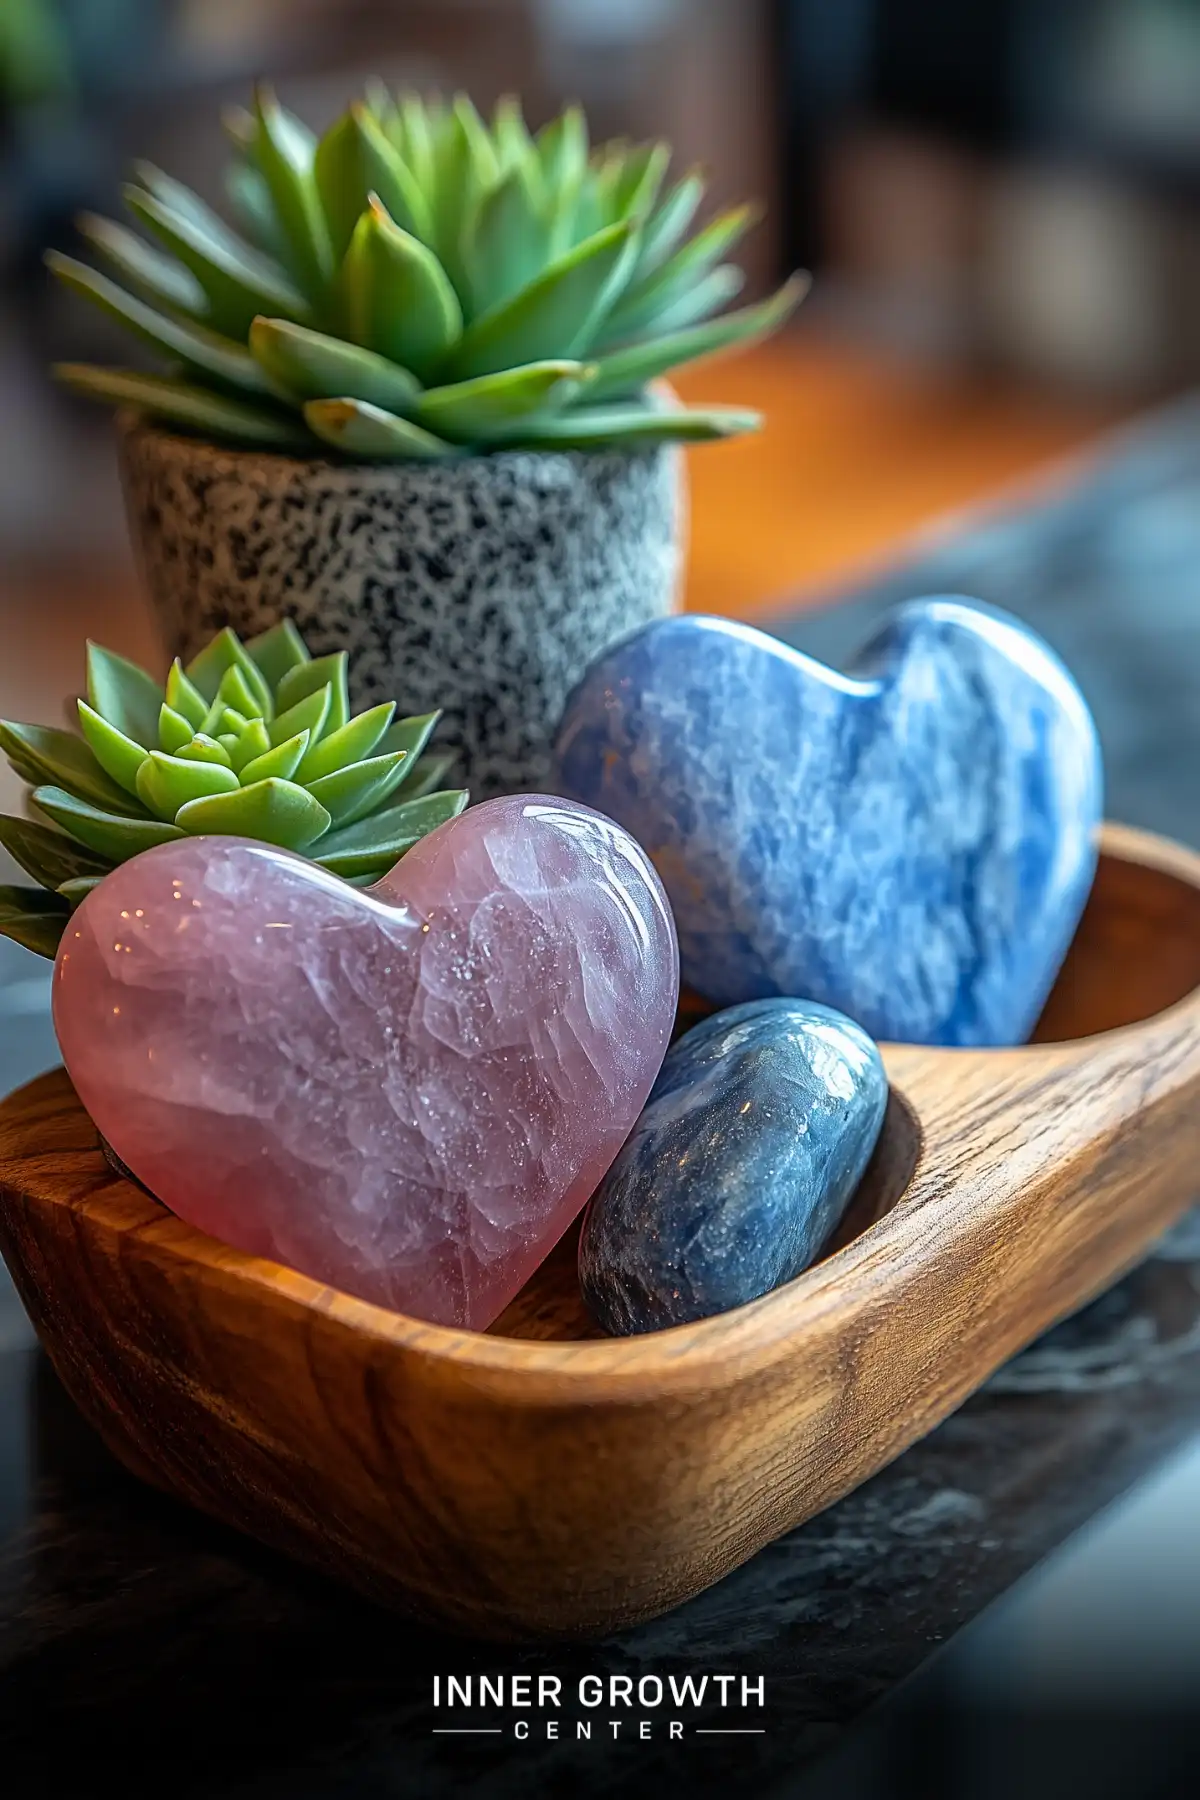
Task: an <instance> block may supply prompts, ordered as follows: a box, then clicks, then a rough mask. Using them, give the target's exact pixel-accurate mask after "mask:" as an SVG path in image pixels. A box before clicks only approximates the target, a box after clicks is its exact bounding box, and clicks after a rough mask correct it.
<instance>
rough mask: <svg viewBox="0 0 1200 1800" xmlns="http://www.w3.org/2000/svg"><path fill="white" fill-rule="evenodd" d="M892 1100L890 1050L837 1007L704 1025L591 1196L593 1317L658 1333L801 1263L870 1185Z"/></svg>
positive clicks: (752, 1292) (610, 1326)
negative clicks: (883, 1053)
mask: <svg viewBox="0 0 1200 1800" xmlns="http://www.w3.org/2000/svg"><path fill="white" fill-rule="evenodd" d="M887 1097H888V1084H887V1076H886V1075H885V1074H884V1069H883V1059H882V1058H881V1057H880V1054H879V1051H878V1050H877V1049H876V1047H875V1045H874V1044H873V1043H872V1042H871V1040H870V1038H869V1037H868V1036H867V1034H866V1032H865V1031H862V1030H861V1029H860V1028H859V1027H858V1026H857V1025H855V1024H854V1023H853V1021H852V1020H850V1019H847V1018H844V1017H843V1015H842V1014H841V1013H837V1012H834V1011H833V1010H832V1009H831V1008H830V1007H827V1006H816V1005H813V1004H812V1003H811V1002H807V1001H801V1000H754V1001H751V1002H750V1003H749V1005H746V1006H734V1007H730V1008H729V1009H728V1010H727V1011H725V1012H719V1013H715V1014H714V1015H713V1017H712V1018H710V1019H705V1020H704V1021H703V1023H702V1024H700V1025H696V1026H694V1027H693V1029H692V1030H691V1031H689V1032H688V1033H687V1034H686V1035H685V1036H684V1037H682V1038H680V1040H679V1042H678V1043H677V1044H675V1045H673V1047H672V1048H671V1049H670V1050H669V1051H668V1052H667V1058H666V1061H665V1062H664V1063H663V1066H662V1070H661V1073H660V1074H659V1077H658V1080H657V1081H656V1082H655V1084H654V1088H653V1091H652V1092H651V1095H650V1098H649V1100H648V1101H647V1102H646V1106H645V1109H644V1111H643V1113H642V1116H641V1118H640V1119H639V1120H638V1122H637V1124H636V1125H635V1126H634V1128H633V1131H632V1132H631V1133H630V1135H629V1137H628V1138H627V1140H626V1142H625V1145H624V1147H623V1149H622V1150H621V1153H620V1155H619V1156H618V1158H617V1160H616V1162H615V1163H614V1164H613V1166H612V1168H611V1169H610V1170H609V1172H608V1174H607V1175H606V1176H605V1178H604V1180H603V1182H602V1183H601V1185H600V1187H599V1189H598V1190H597V1192H596V1194H595V1195H594V1197H593V1199H592V1201H591V1204H590V1205H589V1207H588V1211H587V1215H586V1217H585V1219H584V1224H583V1231H582V1233H581V1235H580V1240H579V1280H580V1285H581V1287H582V1289H583V1295H584V1298H585V1299H586V1301H587V1303H588V1305H589V1307H590V1308H591V1310H592V1312H593V1313H594V1314H595V1316H596V1318H597V1319H598V1320H599V1321H600V1323H601V1324H602V1325H603V1326H604V1327H605V1329H606V1330H608V1331H611V1332H613V1333H615V1334H618V1335H624V1334H626V1333H630V1332H639V1331H657V1330H660V1329H661V1328H662V1327H663V1326H667V1325H681V1324H684V1323H686V1322H687V1321H688V1320H690V1319H704V1318H708V1317H709V1316H710V1315H711V1314H713V1313H719V1312H726V1311H727V1310H728V1309H729V1308H730V1307H731V1306H742V1305H744V1304H745V1303H746V1301H748V1300H756V1299H757V1298H758V1297H759V1295H760V1294H766V1293H769V1292H770V1291H771V1289H772V1288H776V1287H778V1286H779V1285H780V1283H781V1282H784V1281H790V1280H791V1279H792V1277H793V1276H795V1275H798V1274H799V1273H800V1271H801V1270H802V1269H806V1268H807V1267H808V1265H809V1263H811V1262H812V1261H813V1259H814V1257H815V1256H816V1255H817V1253H818V1252H819V1250H820V1249H821V1246H822V1245H823V1244H824V1243H825V1241H826V1239H827V1238H828V1237H829V1235H830V1233H831V1232H832V1231H833V1229H834V1227H835V1226H836V1225H837V1223H838V1221H839V1220H840V1219H841V1217H842V1214H843V1213H844V1212H845V1210H846V1207H847V1206H848V1205H849V1203H850V1200H851V1198H852V1197H853V1195H854V1191H855V1189H856V1188H857V1187H858V1184H859V1182H860V1181H861V1180H862V1176H863V1171H864V1170H865V1169H866V1166H867V1163H868V1162H869V1161H870V1158H871V1152H872V1151H873V1150H874V1148H875V1142H876V1139H877V1138H878V1136H879V1131H880V1127H881V1126H882V1124H883V1117H884V1113H885V1111H886V1109H887Z"/></svg>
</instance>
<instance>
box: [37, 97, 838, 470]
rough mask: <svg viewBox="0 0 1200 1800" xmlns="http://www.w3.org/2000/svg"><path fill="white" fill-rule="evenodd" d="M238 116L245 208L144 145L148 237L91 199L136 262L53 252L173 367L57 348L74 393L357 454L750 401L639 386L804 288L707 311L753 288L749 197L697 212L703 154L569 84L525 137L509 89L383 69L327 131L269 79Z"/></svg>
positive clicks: (309, 448)
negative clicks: (468, 89)
mask: <svg viewBox="0 0 1200 1800" xmlns="http://www.w3.org/2000/svg"><path fill="white" fill-rule="evenodd" d="M228 124H229V129H230V135H231V137H232V139H233V142H234V146H235V153H236V154H235V160H234V162H233V164H232V167H231V169H230V170H229V175H228V183H227V191H228V198H229V204H230V208H231V210H232V212H233V214H234V215H235V216H236V218H237V221H238V226H239V229H238V230H234V229H233V228H231V227H230V225H228V224H227V223H226V222H225V220H224V219H223V218H221V217H220V216H219V215H218V214H217V213H216V212H214V211H213V210H212V209H211V208H210V207H208V206H207V205H206V204H205V203H204V201H202V200H201V199H200V198H199V196H198V195H196V194H194V193H192V192H191V190H190V189H188V188H186V187H184V186H182V185H181V184H180V183H179V182H177V181H174V180H172V179H171V178H170V177H169V176H167V175H164V174H163V173H162V172H161V170H159V169H156V168H154V167H152V166H150V165H148V164H145V163H143V164H140V165H138V169H137V174H138V177H139V179H138V182H137V184H136V185H133V186H130V187H128V188H126V190H125V200H126V203H127V205H128V207H129V210H130V212H131V213H132V214H133V216H134V217H135V219H136V220H137V221H138V223H139V224H140V225H142V226H143V227H144V228H145V230H146V231H147V232H148V233H149V234H150V236H151V237H152V238H154V239H156V240H157V244H152V243H150V242H148V241H147V239H146V238H144V237H140V236H138V235H137V234H136V233H135V232H133V231H131V230H129V229H128V228H127V227H126V226H124V225H120V224H117V223H116V222H114V221H113V220H110V219H101V218H97V217H95V216H93V215H85V216H84V217H83V218H82V219H81V220H80V222H79V223H80V229H81V231H82V233H83V236H84V237H85V238H86V239H87V240H88V242H89V243H90V245H91V247H92V248H93V249H94V250H95V251H97V252H98V253H99V254H100V255H101V257H103V258H104V260H105V261H106V262H107V263H108V264H109V265H110V266H111V267H112V268H113V269H115V271H116V273H117V274H118V275H119V276H120V277H121V279H122V281H123V282H124V283H125V284H126V285H124V286H121V285H118V283H117V282H114V281H112V280H110V279H109V278H108V277H107V276H105V275H102V274H99V273H97V272H96V271H95V270H94V269H91V268H89V267H87V266H86V265H85V264H83V263H81V262H78V261H76V260H75V259H74V258H72V257H69V256H63V255H60V254H58V253H56V252H51V253H50V254H49V255H48V257H47V261H48V262H49V265H50V267H51V268H52V269H53V270H54V272H55V274H56V275H58V276H60V277H61V279H62V280H63V281H65V282H66V283H67V284H68V286H70V287H72V288H75V289H77V290H78V291H79V292H80V293H82V294H84V295H86V296H87V297H88V298H89V299H91V300H93V301H95V302H96V303H97V304H98V305H99V306H101V307H102V308H103V309H104V310H105V311H106V312H108V313H110V314H112V315H114V316H115V317H116V318H117V319H118V320H120V321H121V322H122V323H123V324H125V325H127V326H128V327H130V328H131V329H132V330H133V331H134V332H135V333H136V334H137V335H138V336H139V337H141V338H143V339H145V340H146V341H147V342H149V343H150V344H151V345H152V346H153V347H154V349H155V350H157V351H159V352H161V353H163V354H165V355H166V357H167V358H169V359H170V362H171V363H172V364H173V365H174V367H173V369H172V372H171V373H170V374H169V375H166V376H153V375H144V374H140V373H137V372H136V371H133V370H123V369H99V368H94V367H90V366H87V365H83V364H63V365H60V366H59V368H58V371H57V373H58V374H59V375H60V376H61V378H62V379H63V380H64V381H66V382H68V383H69V384H70V385H71V386H72V387H74V388H76V389H77V390H79V391H81V392H83V393H86V394H89V395H91V396H93V397H95V398H98V399H104V400H109V401H116V402H118V403H120V404H124V405H130V406H133V407H136V408H140V409H141V410H142V411H143V412H145V413H147V414H150V415H152V416H153V417H156V418H158V419H161V420H165V421H168V422H169V423H172V424H174V425H177V426H183V427H185V428H187V429H189V430H192V431H196V432H199V433H201V434H203V435H206V436H214V437H219V438H223V439H228V440H232V441H235V442H239V443H244V444H252V445H255V446H257V447H259V448H274V449H279V450H285V451H292V452H296V453H299V454H301V455H305V454H307V455H313V454H317V453H324V452H325V448H326V446H330V445H332V446H333V447H334V448H335V449H336V450H338V451H341V452H342V453H344V454H345V455H347V456H350V457H353V458H356V459H359V460H389V459H396V460H399V459H404V458H433V457H441V456H450V455H454V454H461V453H463V452H464V451H476V452H478V451H486V450H489V449H493V448H497V447H500V446H518V445H519V446H529V447H547V448H567V449H593V448H597V449H599V448H611V447H612V446H614V445H615V446H630V445H635V444H639V443H641V444H645V443H652V442H656V441H662V440H666V439H675V440H688V439H701V438H716V437H728V436H730V435H732V434H734V433H737V432H742V431H748V430H752V429H753V428H754V427H755V426H756V425H757V424H758V423H759V417H758V415H757V414H756V413H752V412H743V411H738V410H736V409H733V408H728V407H705V408H696V409H687V408H684V407H675V406H670V405H665V404H664V403H663V400H662V398H661V397H660V396H657V395H656V394H655V393H654V392H653V391H652V387H651V384H652V383H653V382H654V380H655V379H656V378H657V377H659V376H662V375H664V374H666V372H667V371H668V370H670V369H673V368H675V367H677V366H678V365H679V364H681V363H685V362H689V361H691V360H693V359H695V358H696V357H699V356H704V355H707V354H709V353H711V352H713V351H717V350H722V349H725V348H726V347H727V346H729V345H731V344H737V343H741V342H744V341H745V340H747V339H749V338H751V337H755V336H761V335H762V334H764V333H766V332H769V331H771V330H773V329H774V328H775V327H776V326H777V325H779V324H780V323H781V322H782V321H783V319H784V318H786V316H787V315H788V313H789V312H790V311H791V310H792V308H793V307H794V306H795V305H796V304H797V302H798V301H799V300H800V298H801V297H802V295H803V293H804V292H805V289H806V286H807V278H805V277H800V276H797V277H794V278H793V279H792V280H791V281H790V282H789V283H787V285H786V286H785V287H784V288H783V289H781V291H780V292H779V293H778V294H776V295H775V296H774V297H773V298H772V299H769V300H767V301H764V302H763V303H761V304H759V305H757V306H748V307H745V308H743V309H741V310H740V311H737V312H727V313H724V314H721V308H722V307H724V306H725V305H726V304H727V302H728V301H729V300H730V299H731V298H732V297H733V296H734V295H735V294H736V293H737V291H738V289H739V288H740V287H741V285H742V274H741V271H740V270H739V269H738V268H737V267H736V266H735V265H734V264H732V263H730V262H728V261H727V260H726V257H727V255H728V252H729V251H730V250H731V248H732V247H733V245H734V244H735V243H736V242H737V240H738V239H739V238H740V237H741V236H742V234H743V233H744V232H745V231H746V229H747V228H748V226H749V225H750V224H751V223H752V221H753V216H754V214H753V209H752V208H750V207H747V206H740V207H735V208H733V209H732V210H730V211H727V212H723V213H720V214H719V215H718V216H717V217H715V218H714V219H712V220H711V222H709V223H708V224H706V225H705V226H704V227H703V228H702V229H701V230H699V231H696V232H695V233H693V234H691V235H689V233H690V231H691V226H692V221H693V218H694V216H695V214H696V211H697V208H698V207H699V205H700V202H701V199H702V198H703V195H704V190H705V183H704V180H703V178H702V177H701V175H700V174H698V173H696V172H695V171H692V172H689V173H687V174H685V175H684V176H683V177H682V178H681V179H680V180H679V181H678V182H676V183H675V184H674V185H673V186H671V187H669V188H667V189H665V190H664V183H665V180H666V175H667V169H668V164H669V162H670V150H669V148H668V146H667V145H665V144H661V143H654V144H639V145H633V146H631V145H628V144H625V143H609V144H605V145H602V146H601V147H600V148H598V149H596V150H594V151H593V150H590V148H589V142H588V132H587V124H586V121H585V119H584V115H583V113H582V112H581V111H580V109H579V108H578V107H569V108H568V109H567V110H566V111H565V112H563V113H562V114H561V116H560V117H558V118H556V119H554V120H552V121H551V122H550V123H549V124H548V125H546V126H545V127H544V128H543V129H542V130H541V131H539V132H538V133H537V134H536V136H535V135H533V134H531V132H530V131H529V129H528V128H527V126H526V124H525V121H524V118H523V117H522V113H521V109H520V106H519V104H518V103H517V102H516V101H515V100H512V99H506V100H502V101H501V102H500V104H499V106H498V107H497V108H496V112H495V115H494V117H493V119H492V122H491V124H490V125H489V124H486V123H485V122H484V120H483V119H482V118H481V117H480V115H479V113H478V112H477V111H476V109H475V107H474V106H473V105H472V104H471V102H470V101H469V100H468V99H467V98H465V96H461V95H460V96H459V97H458V98H457V99H456V100H455V101H454V102H453V104H451V105H449V106H446V105H444V104H442V103H441V102H440V101H438V100H433V101H423V100H422V99H420V98H418V97H417V96H415V95H412V94H404V95H401V96H399V97H394V96H393V95H391V94H390V93H389V92H388V91H387V90H385V89H383V88H382V87H379V88H378V89H376V90H375V91H374V92H373V94H372V96H371V98H370V100H369V101H363V102H360V103H356V104H355V105H352V106H351V107H350V109H349V111H348V112H346V113H345V114H344V115H343V116H342V117H341V118H339V119H338V120H337V121H336V122H335V123H334V124H333V125H332V126H330V128H329V130H328V131H327V132H326V133H325V135H324V136H323V137H322V138H320V139H319V140H318V139H316V138H315V137H314V136H313V134H312V133H311V132H310V131H309V130H308V129H307V127H306V126H304V125H303V124H302V123H301V122H300V121H299V120H298V119H296V118H295V117H293V116H292V115H291V114H290V113H288V112H285V111H284V109H283V108H282V107H281V106H280V105H279V103H278V102H277V100H276V99H275V98H274V96H273V94H272V93H271V92H270V90H269V89H267V88H265V87H260V88H258V89H257V90H256V93H255V97H254V105H253V110H251V111H246V110H239V111H237V112H235V113H234V114H233V115H231V117H230V118H229V120H228ZM159 246H161V248H160V247H159ZM130 290H133V291H130ZM717 314H721V316H719V317H718V316H714V315H717Z"/></svg>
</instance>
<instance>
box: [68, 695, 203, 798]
mask: <svg viewBox="0 0 1200 1800" xmlns="http://www.w3.org/2000/svg"><path fill="white" fill-rule="evenodd" d="M76 704H77V708H78V712H79V727H80V730H81V731H82V732H83V735H84V738H85V739H86V741H87V745H88V748H89V749H90V750H91V752H92V755H93V756H94V757H95V758H96V761H97V762H98V763H99V764H100V767H101V768H102V769H103V770H104V773H105V774H106V775H111V776H112V779H113V780H114V781H115V782H116V783H117V785H118V786H119V787H121V788H123V789H124V790H125V793H126V794H127V795H128V794H133V795H134V796H136V795H137V791H138V776H139V774H140V773H141V768H142V764H143V763H144V762H145V760H146V746H145V744H139V743H136V742H135V741H134V739H133V738H131V737H126V735H125V733H124V732H123V731H118V729H117V727H116V726H115V725H110V724H109V722H108V720H107V719H105V718H102V717H101V715H100V714H99V713H98V712H95V711H94V710H93V709H92V707H90V706H89V705H88V704H87V702H86V700H80V701H78V702H77V703H76ZM159 711H160V713H161V711H162V709H161V707H160V708H159ZM188 736H189V737H190V736H191V733H190V732H189V733H188ZM150 741H151V742H154V739H153V738H152V739H151V740H150ZM106 810H107V809H106Z"/></svg>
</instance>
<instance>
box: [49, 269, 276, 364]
mask: <svg viewBox="0 0 1200 1800" xmlns="http://www.w3.org/2000/svg"><path fill="white" fill-rule="evenodd" d="M44 260H45V263H46V266H47V268H48V269H50V270H51V271H52V273H53V274H55V275H57V277H58V279H59V280H60V281H62V282H63V283H64V284H65V285H66V286H67V287H69V288H72V289H73V290H74V291H75V292H76V293H77V294H82V295H83V296H84V298H85V299H88V300H91V301H93V302H94V303H95V304H96V305H97V306H98V307H99V308H100V310H101V311H102V312H106V313H107V314H108V315H109V317H110V318H114V319H116V320H117V321H118V322H119V323H120V324H122V325H127V326H128V327H129V329H130V330H131V331H132V332H133V333H134V334H135V335H136V336H137V337H140V338H142V339H143V341H144V342H146V343H148V344H152V345H153V346H154V348H155V349H156V350H162V351H165V352H166V353H167V355H168V356H173V357H176V358H177V359H178V360H179V361H180V362H181V363H184V364H185V365H186V366H187V368H188V369H190V370H191V371H192V372H193V373H195V374H199V375H206V376H208V378H209V379H210V380H212V381H215V382H218V383H219V384H220V385H221V386H222V387H230V388H236V389H240V390H242V391H244V392H247V393H252V394H262V393H266V392H267V391H268V389H267V384H266V382H265V380H264V379H263V374H262V370H261V369H260V368H259V366H258V364H257V363H256V362H255V360H254V358H253V357H252V356H251V355H250V354H249V352H248V351H247V350H246V349H245V347H244V346H243V345H241V344H238V343H235V342H234V340H233V339H232V338H225V337H220V336H218V335H217V333H216V332H212V331H206V330H205V329H204V328H203V326H200V325H191V324H188V323H186V322H185V321H184V320H182V319H174V318H171V317H170V316H169V315H168V314H165V313H160V312H155V310H154V308H153V307H151V306H147V305H146V304H145V303H144V302H143V301H141V300H137V299H135V298H134V296H133V295H132V294H127V293H126V292H125V290H124V288H120V287H118V286H117V284H116V282H115V281H109V279H108V277H107V276H105V275H98V274H97V273H96V271H95V270H94V269H89V268H88V267H87V265H86V263H81V262H76V260H75V258H74V257H73V256H62V255H60V254H59V252H58V251H57V250H48V251H47V252H46V256H45V259H44Z"/></svg>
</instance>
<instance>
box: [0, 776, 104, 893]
mask: <svg viewBox="0 0 1200 1800" xmlns="http://www.w3.org/2000/svg"><path fill="white" fill-rule="evenodd" d="M50 791H51V792H53V791H55V790H50ZM81 804H82V802H81ZM0 844H3V846H4V848H5V849H6V850H7V851H8V854H9V855H10V856H11V857H12V859H13V861H14V862H15V863H17V864H18V865H19V866H20V867H21V868H22V869H24V871H25V873H26V874H27V875H32V876H33V879H34V880H35V881H37V882H40V883H41V885H42V886H43V887H47V888H56V887H58V885H59V883H60V882H63V881H70V880H71V879H72V878H73V877H74V876H76V875H104V874H106V873H107V872H108V870H109V869H110V868H111V867H112V863H113V859H112V858H111V857H107V856H103V855H98V854H97V853H96V852H95V851H93V850H90V849H88V847H87V846H86V845H85V844H82V843H79V842H77V841H76V840H75V839H74V838H72V837H67V836H66V835H65V834H64V833H63V832H61V831H52V830H51V829H50V827H49V826H48V825H39V824H37V823H36V822H35V821H34V820H31V819H14V818H10V817H9V816H8V815H7V814H3V813H0Z"/></svg>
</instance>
